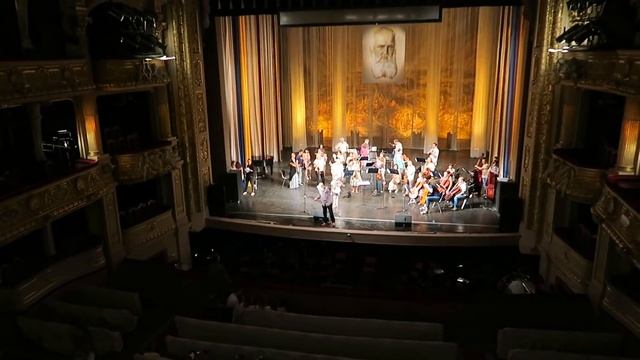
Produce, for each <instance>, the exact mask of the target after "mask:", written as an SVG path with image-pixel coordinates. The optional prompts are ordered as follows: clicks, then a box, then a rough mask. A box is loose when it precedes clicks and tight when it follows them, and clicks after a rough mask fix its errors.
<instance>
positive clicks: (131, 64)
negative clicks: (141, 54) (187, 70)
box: [93, 59, 169, 90]
mask: <svg viewBox="0 0 640 360" xmlns="http://www.w3.org/2000/svg"><path fill="white" fill-rule="evenodd" d="M165 62H166V61H162V60H157V59H147V60H145V59H122V60H120V59H113V60H97V61H95V62H94V65H93V74H94V78H95V83H96V87H97V88H99V89H101V90H124V89H135V88H145V87H152V86H162V85H165V84H167V83H168V82H169V74H168V73H167V68H166V66H165Z"/></svg>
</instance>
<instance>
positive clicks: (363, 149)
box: [360, 139, 369, 158]
mask: <svg viewBox="0 0 640 360" xmlns="http://www.w3.org/2000/svg"><path fill="white" fill-rule="evenodd" d="M360 157H367V158H368V157H369V139H364V142H363V143H362V145H360Z"/></svg>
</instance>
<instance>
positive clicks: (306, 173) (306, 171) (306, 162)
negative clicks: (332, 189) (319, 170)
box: [302, 149, 311, 181]
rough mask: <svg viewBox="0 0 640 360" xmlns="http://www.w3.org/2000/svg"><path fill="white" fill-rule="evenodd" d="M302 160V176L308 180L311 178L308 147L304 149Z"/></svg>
mask: <svg viewBox="0 0 640 360" xmlns="http://www.w3.org/2000/svg"><path fill="white" fill-rule="evenodd" d="M302 162H303V163H304V177H305V179H307V181H309V180H311V154H310V153H309V149H304V152H303V153H302Z"/></svg>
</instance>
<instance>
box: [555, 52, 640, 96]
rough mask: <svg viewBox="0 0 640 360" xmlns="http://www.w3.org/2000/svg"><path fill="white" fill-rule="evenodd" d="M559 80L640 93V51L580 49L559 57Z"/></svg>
mask: <svg viewBox="0 0 640 360" xmlns="http://www.w3.org/2000/svg"><path fill="white" fill-rule="evenodd" d="M555 72H556V75H557V77H558V79H561V81H563V82H565V83H567V84H569V85H574V86H579V87H584V88H589V89H595V90H599V91H606V92H612V93H618V94H621V95H640V51H638V50H619V51H591V52H590V51H576V52H568V53H563V54H562V56H560V58H559V59H558V60H557V62H556V67H555Z"/></svg>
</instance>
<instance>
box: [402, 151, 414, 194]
mask: <svg viewBox="0 0 640 360" xmlns="http://www.w3.org/2000/svg"><path fill="white" fill-rule="evenodd" d="M404 158H405V161H406V163H407V168H406V170H405V176H406V179H407V183H406V184H405V195H406V194H407V193H408V192H409V190H410V189H411V188H412V187H413V184H414V179H413V178H414V177H415V176H416V167H415V166H414V165H413V162H411V160H409V157H408V156H407V155H405V156H404Z"/></svg>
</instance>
